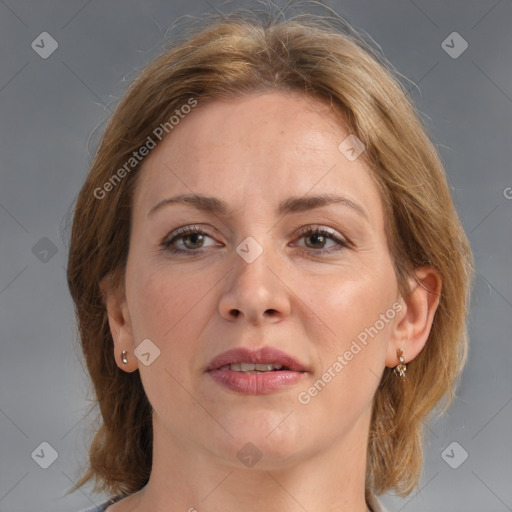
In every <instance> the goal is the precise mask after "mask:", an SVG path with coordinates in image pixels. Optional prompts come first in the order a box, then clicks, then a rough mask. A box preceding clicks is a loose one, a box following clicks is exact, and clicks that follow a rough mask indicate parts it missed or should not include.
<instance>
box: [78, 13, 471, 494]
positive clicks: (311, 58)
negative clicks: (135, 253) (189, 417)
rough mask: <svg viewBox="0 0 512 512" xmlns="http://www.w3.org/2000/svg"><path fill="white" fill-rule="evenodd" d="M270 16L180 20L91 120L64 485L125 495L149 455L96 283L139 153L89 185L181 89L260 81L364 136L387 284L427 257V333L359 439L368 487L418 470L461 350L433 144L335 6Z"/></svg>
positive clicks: (222, 94)
mask: <svg viewBox="0 0 512 512" xmlns="http://www.w3.org/2000/svg"><path fill="white" fill-rule="evenodd" d="M278 18H279V17H278V16H275V15H273V14H272V15H270V16H269V17H268V18H267V19H266V20H264V19H263V17H261V16H258V15H255V14H251V13H249V12H246V11H237V12H234V13H231V14H230V15H227V16H225V17H223V18H220V17H218V16H211V15H210V16H208V17H206V18H204V19H203V20H201V21H204V22H206V24H205V25H200V26H199V28H197V27H193V28H192V29H191V30H189V32H186V33H184V34H183V35H182V36H181V38H179V39H178V40H176V41H175V42H174V43H173V45H172V46H171V47H170V48H169V49H168V50H166V51H165V53H163V54H162V55H161V56H159V57H158V58H156V59H155V60H154V61H153V62H151V63H150V65H149V66H148V67H147V68H146V69H144V70H143V72H142V73H141V74H140V76H138V78H137V79H136V80H135V81H134V83H133V84H132V85H131V86H130V87H129V89H128V91H127V93H126V94H125V95H124V97H123V98H122V101H121V102H120V103H119V105H118V107H117V109H116V111H115V114H114V116H113V117H112V118H111V120H110V122H109V124H108V126H107V128H106V130H105V132H104V135H103V137H102V139H101V143H100V145H99V149H98V151H97V153H96V156H95V158H94V161H93V163H92V167H91V169H90V172H89V174H88V176H87V179H86V181H85V184H84V186H83V188H82V189H81V191H80V193H79V195H78V198H77V201H76V206H75V212H74V219H73V225H72V234H71V245H70V252H69V264H68V283H69V288H70V291H71V295H72V297H73V300H74V302H75V305H76V314H77V321H78V327H79V334H80V341H81V346H82V350H83V354H84V356H85V360H86V363H87V367H88V371H89V373H90V376H91V379H92V382H93V385H94V390H95V395H96V402H97V404H98V405H99V409H100V411H101V416H102V419H103V422H102V424H101V426H100V427H99V430H98V431H97V433H96V434H95V437H94V439H93V441H92V443H91V446H90V450H89V467H88V468H87V471H86V472H85V474H84V475H83V476H82V477H81V478H80V480H79V482H78V483H77V484H76V487H80V486H82V485H84V484H85V483H86V482H88V481H89V480H90V479H92V478H94V482H95V485H94V491H108V492H110V493H115V494H121V495H126V494H131V493H134V492H136V491H138V490H140V489H141V488H142V487H143V486H144V485H145V484H146V483H147V481H148V479H149V475H150V471H151V464H152V424H151V413H152V410H151V406H150V404H149V402H148V400H147V397H146V395H145V392H144V389H143V386H142V383H141V380H140V376H139V373H138V372H133V373H130V374H128V373H126V372H124V371H122V370H121V369H119V368H118V367H117V365H116V362H115V360H114V357H113V354H112V346H113V342H112V338H111V334H110V330H109V326H108V320H107V315H106V309H105V305H104V302H103V298H102V294H101V291H100V287H99V284H100V281H101V279H102V278H103V277H104V276H107V275H110V276H111V277H112V279H113V280H114V282H115V283H117V284H118V285H122V282H123V278H124V270H125V265H126V260H127V254H128V240H129V233H130V213H131V204H132V196H133V191H134V188H135V186H136V183H137V177H138V175H139V174H140V172H138V170H139V168H140V165H141V164H138V165H137V166H136V167H134V169H133V170H132V171H131V172H130V173H129V174H127V175H126V176H125V177H124V178H123V179H122V180H120V182H119V183H117V184H116V186H115V187H113V188H112V190H111V191H110V192H109V195H108V199H107V200H98V199H97V198H96V197H95V190H97V189H98V187H102V186H103V184H104V183H106V182H107V181H108V180H109V179H110V178H111V176H112V174H113V171H115V170H116V169H119V168H121V167H122V166H123V164H125V162H126V161H127V160H128V159H129V158H130V156H131V155H132V153H133V152H134V151H136V150H138V149H139V148H140V147H141V146H142V145H143V144H144V143H145V142H146V140H147V138H148V136H150V135H151V133H152V132H153V130H154V129H155V127H157V126H159V125H161V124H162V123H165V122H167V121H168V119H169V118H170V117H171V115H172V114H173V113H174V111H175V110H176V109H177V108H180V107H181V106H182V105H183V104H185V103H187V101H188V100H189V99H190V98H191V97H193V98H196V100H197V101H198V102H199V104H201V103H203V102H205V101H208V100H218V99H222V100H230V99H232V98H234V97H239V96H243V95H247V94H251V93H254V92H261V91H273V90H279V91H299V92H301V93H303V94H305V95H308V96H309V97H314V98H317V99H319V100H321V101H324V102H326V103H327V104H329V105H331V106H332V107H333V109H335V110H336V111H337V113H338V114H339V119H340V122H343V123H344V124H345V126H346V127H347V129H348V130H349V131H350V133H352V134H355V135H356V136H357V137H358V138H359V139H360V140H361V141H362V142H363V143H364V144H365V146H366V150H365V151H364V153H363V154H362V155H361V156H360V158H363V159H364V161H365V163H366V165H367V167H368V169H369V170H370V171H371V175H372V177H373V178H374V180H375V183H376V184H377V186H378V188H379V191H380V195H381V198H382V201H383V204H384V206H385V212H386V219H385V221H386V236H387V239H388V244H389V248H390V253H391V255H392V259H393V262H394V266H395V271H396V277H397V283H398V287H399V290H400V293H401V294H402V295H404V296H405V295H407V294H408V293H409V289H408V287H407V282H406V279H407V278H408V277H409V276H414V274H413V272H414V269H415V268H418V267H420V266H423V265H427V264H428V265H432V266H433V267H434V268H435V269H436V270H437V271H438V272H439V275H440V277H441V279H442V293H441V296H440V303H439V307H438V309H437V312H436V314H435V317H434V321H433V325H432V329H431V332H430V335H429V338H428V341H427V343H426V345H425V347H424V349H423V350H422V351H421V353H420V354H419V355H418V356H417V357H416V358H415V359H414V360H413V361H411V362H410V363H409V365H408V370H407V379H406V383H405V384H404V383H403V382H402V379H398V378H396V377H394V376H393V375H392V370H391V369H389V368H386V369H385V371H384V375H383V377H382V380H381V382H380V385H379V387H378V389H377V391H376V393H375V396H374V403H373V411H372V418H371V424H370V431H369V438H368V455H367V479H366V486H367V489H371V490H372V491H373V492H375V493H377V494H380V493H383V492H385V491H388V490H391V489H394V490H395V491H396V492H397V493H398V494H400V495H402V496H405V495H407V494H409V493H410V492H411V491H412V489H413V488H414V486H415V485H416V484H417V483H418V480H419V476H420V473H421V469H422V464H423V454H422V450H423V422H424V421H425V420H426V418H427V416H428V415H429V413H431V412H432V411H433V409H434V407H435V406H436V404H440V405H442V406H441V412H444V411H445V410H446V408H447V407H448V405H449V403H450V402H451V400H452V398H453V396H454V388H455V385H456V381H457V378H458V377H459V375H460V373H461V370H462V368H463V366H464V364H465V361H466V357H467V344H468V341H467V332H466V314H467V308H468V301H469V293H470V287H471V282H472V278H473V260H472V254H471V250H470V247H469V243H468V240H467V238H466V236H465V234H464V231H463V228H462V226H461V223H460V221H459V218H458V216H457V213H456V210H455V208H454V205H453V201H452V198H451V195H450V191H449V187H448V184H447V179H446V176H445V172H444V169H443V165H442V163H441V160H440V158H439V155H438V153H437V151H436V149H435V147H434V145H433V144H432V142H431V141H430V139H429V136H428V135H427V129H426V127H425V126H424V124H423V122H422V121H421V117H420V115H419V113H418V112H417V111H416V109H415V107H414V106H413V104H412V101H411V100H410V99H409V97H408V93H407V91H406V89H405V87H404V86H403V85H402V84H401V83H400V81H399V79H398V78H397V75H398V73H397V72H396V71H395V70H394V69H393V67H392V66H391V65H390V64H389V63H387V61H386V60H385V59H384V58H383V57H382V56H381V55H380V54H379V53H378V52H377V51H376V50H374V49H373V48H372V47H371V46H370V45H369V44H368V43H367V42H366V41H365V40H364V38H363V37H362V36H361V35H359V34H358V33H356V31H355V30H353V29H352V28H351V27H350V26H349V25H348V24H346V23H344V22H342V23H341V26H340V24H339V21H340V20H336V19H335V18H334V17H330V19H327V18H325V17H319V16H316V15H312V14H305V15H301V16H297V17H295V18H292V19H288V20H286V19H282V20H280V19H278ZM191 115H193V113H192V114H191ZM170 136H172V134H171V135H170ZM442 399H444V402H443V401H442ZM441 402H443V403H442V404H441Z"/></svg>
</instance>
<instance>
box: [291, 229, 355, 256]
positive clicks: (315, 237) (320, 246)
mask: <svg viewBox="0 0 512 512" xmlns="http://www.w3.org/2000/svg"><path fill="white" fill-rule="evenodd" d="M299 231H300V233H301V237H300V238H301V239H304V240H308V239H309V240H310V243H306V248H307V249H310V250H311V251H313V252H315V253H324V252H327V253H329V252H337V251H340V250H342V249H344V248H347V247H348V246H349V244H348V242H346V241H344V240H342V239H340V238H339V237H338V236H337V235H336V233H334V232H333V231H330V230H329V229H327V228H320V227H313V226H305V227H303V228H301V229H300V230H299ZM329 240H330V241H332V242H334V245H332V246H331V248H325V244H326V243H327V242H328V241H329Z"/></svg>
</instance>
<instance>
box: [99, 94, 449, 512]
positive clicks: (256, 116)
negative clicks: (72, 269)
mask: <svg viewBox="0 0 512 512" xmlns="http://www.w3.org/2000/svg"><path fill="white" fill-rule="evenodd" d="M348 134H349V132H348V131H347V130H346V129H345V128H344V127H343V126H342V124H341V123H340V121H339V119H338V118H337V117H335V116H334V114H333V113H332V112H331V111H330V110H329V109H328V107H327V106H326V105H324V104H323V103H321V102H319V101H318V100H312V99H309V98H305V97H303V96H302V95H299V94H296V93H293V94H290V93H287V94H284V93H280V92H269V93H264V94H257V95H250V96H246V97H244V98H241V99H237V100H234V101H229V102H219V101H216V102H209V103H205V104H199V105H198V106H197V107H196V108H195V109H194V111H193V112H192V113H191V114H190V115H188V116H187V117H185V118H184V119H182V120H181V121H180V123H179V125H177V126H176V127H175V128H174V130H173V131H172V133H171V135H170V136H169V137H168V138H166V139H164V141H163V142H161V143H160V144H159V145H158V146H157V147H156V148H155V149H154V150H152V152H151V153H150V155H149V156H148V157H147V159H146V160H145V161H144V165H143V169H142V171H141V172H142V173H143V174H142V176H141V178H142V179H141V181H140V182H139V184H138V187H137V189H136V193H135V197H134V204H133V211H132V221H133V223H132V231H131V239H130V250H129V257H128V263H127V268H126V281H125V289H124V290H116V289H112V288H110V287H109V285H108V282H107V281H104V282H103V283H102V287H103V289H104V291H105V292H106V294H107V310H108V315H109V322H110V328H111V332H112V336H113V339H114V346H113V357H115V358H116V361H117V364H118V366H119V368H120V369H121V370H123V371H127V372H132V371H137V370H138V371H139V372H140V376H141V379H142V382H143V385H144V389H145V392H146V394H147V396H148V399H149V401H150V403H151V404H152V407H153V409H154V416H153V430H154V446H153V453H154V458H153V466H152V473H151V477H150V480H149V482H148V484H147V485H146V486H145V487H144V488H143V489H142V490H141V491H139V492H138V493H135V494H133V495H131V496H129V497H127V498H125V499H123V500H121V501H119V502H118V503H116V504H114V505H111V506H110V507H109V508H108V509H107V510H108V511H109V512H112V511H113V512H119V511H128V510H131V511H142V510H152V511H155V512H159V511H162V512H163V511H164V510H165V511H187V510H188V511H192V510H194V509H195V510H198V511H199V512H210V511H214V510H221V509H222V510H245V511H249V512H251V511H256V510H257V511H261V510H280V511H284V512H292V511H293V512H295V511H297V512H298V511H301V512H303V511H304V510H308V511H316V510H323V511H334V510H336V511H340V510H346V511H351V512H363V511H367V510H368V507H367V505H366V502H365V498H364V481H365V471H366V466H365V465H366V450H367V446H366V443H367V435H368V430H369V422H370V414H371V404H372V398H373V396H374V393H375V391H376V389H377V386H378V384H379V381H380V378H381V376H382V373H383V371H384V368H385V367H386V366H388V367H395V366H396V365H397V364H398V360H397V354H396V349H397V348H402V349H403V351H404V356H405V359H406V362H409V361H411V360H412V359H414V358H415V357H416V356H417V354H418V353H419V352H420V351H421V349H422V348H423V346H424V344H425V342H426V340H427V338H428V334H429V332H430V328H431V324H432V320H433V316H434V313H435V310H436V308H437V305H438V295H437V294H438V293H439V292H440V289H441V282H440V278H439V276H438V275H437V274H436V273H435V271H434V270H433V269H431V268H429V267H423V268H420V269H417V278H418V280H419V281H421V282H422V283H423V284H424V285H425V286H420V285H418V283H417V282H415V281H411V289H414V292H413V293H412V294H411V295H410V296H408V297H407V298H402V297H400V296H399V293H398V288H397V281H396V277H395V274H394V271H393V266H392V260H391V257H390V254H389V250H388V246H387V242H386V236H385V232H384V209H383V205H382V202H381V200H380V197H379V193H378V189H377V187H376V185H375V184H374V182H373V181H372V179H371V177H370V174H369V172H368V171H367V169H366V167H365V165H364V163H363V161H362V158H358V159H356V160H355V161H349V160H348V159H347V158H346V157H345V155H344V154H342V153H341V152H340V151H339V150H338V146H339V144H340V142H341V141H342V140H344V139H345V137H347V135H348ZM187 193H195V194H202V195H208V196H214V197H217V198H219V199H220V200H222V201H224V202H226V203H227V205H228V208H229V214H228V215H227V216H220V215H213V214H212V213H209V212H205V211H199V210H197V209H195V208H194V207H193V206H191V205H183V204H178V205H167V206H164V207H162V208H159V209H158V210H156V211H155V212H154V213H153V214H152V215H150V216H148V212H149V210H150V209H151V208H152V207H153V206H154V205H155V204H156V203H158V202H159V201H161V200H163V199H165V198H168V197H171V196H174V195H177V194H187ZM322 193H331V194H336V195H343V196H345V197H347V198H349V199H351V200H352V201H353V202H355V203H358V204H359V205H360V206H361V207H362V208H363V209H364V211H365V212H366V216H367V220H366V219H365V218H364V217H363V216H362V215H360V214H358V213H357V212H356V211H355V210H353V209H352V208H350V207H347V206H343V205H339V204H338V205H328V206H323V207H321V208H316V209H311V210H308V211H303V212H300V213H288V214H286V215H284V216H282V215H281V216H279V215H277V214H276V212H275V208H276V205H277V204H278V203H279V202H281V201H282V200H285V199H288V198H289V197H291V196H297V197H303V196H305V195H308V196H310V195H316V194H322ZM187 225H197V226H199V227H200V228H204V229H205V230H206V231H207V233H206V234H205V235H203V245H202V250H203V253H200V254H196V255H190V254H188V255H187V254H178V255H176V254H171V253H169V252H165V250H163V249H162V248H161V247H160V244H161V243H162V241H163V240H165V239H169V238H170V237H169V235H170V234H172V232H173V231H175V230H176V229H177V228H179V227H182V226H187ZM303 226H313V227H317V226H318V227H325V228H329V229H330V230H333V231H334V232H335V234H336V236H337V237H338V238H340V239H342V240H349V241H350V242H351V243H352V245H351V246H348V247H342V246H339V245H338V244H337V243H336V242H335V241H333V240H332V239H330V238H328V237H326V238H325V239H322V238H320V239H315V236H314V235H313V236H312V235H301V234H300V233H298V232H297V230H298V229H299V228H301V227H303ZM248 236H251V237H253V238H254V239H255V240H256V241H257V242H258V243H259V245H260V246H261V247H262V249H263V252H262V254H261V255H260V256H259V257H258V258H256V259H255V260H254V261H253V262H252V263H247V262H246V261H245V260H244V259H242V258H241V257H240V256H239V255H238V253H237V252H236V250H235V249H236V248H237V246H238V245H239V244H240V243H241V242H242V241H243V240H244V239H245V238H246V237H248ZM175 246H177V247H178V248H181V249H183V250H188V251H191V250H193V248H197V247H199V248H201V241H200V240H199V242H198V239H197V238H194V236H192V237H187V236H185V238H181V240H180V241H178V242H176V244H175ZM320 248H326V249H332V250H334V249H336V248H341V250H339V251H338V252H331V253H326V254H321V253H319V249H320ZM427 288H429V289H430V290H432V292H429V291H428V290H427ZM394 303H397V304H400V305H401V306H402V310H401V311H400V312H399V313H397V314H396V316H395V317H394V318H393V319H392V320H390V321H389V322H388V323H386V324H385V327H384V328H382V329H381V330H380V331H379V333H378V335H376V336H374V337H373V338H369V342H368V343H367V345H366V346H364V345H361V346H362V349H361V350H360V351H359V352H358V353H357V355H354V357H353V359H352V360H351V361H350V362H348V364H346V366H344V367H343V369H342V371H339V372H338V373H337V374H336V377H335V378H332V379H331V381H330V382H329V383H328V384H327V385H326V386H325V387H324V388H323V389H322V390H321V392H319V393H318V394H317V395H316V396H314V397H311V400H310V401H309V403H307V404H302V403H300V402H299V401H298V395H299V393H300V392H303V391H307V390H308V388H309V387H310V386H312V385H313V383H314V382H315V381H317V380H318V379H319V378H321V376H322V374H323V373H324V372H325V371H326V370H327V369H328V368H329V367H332V366H333V364H334V363H335V362H336V360H337V357H338V355H342V354H344V353H345V352H346V351H347V350H348V349H349V348H350V346H351V343H352V341H353V340H354V339H356V337H357V335H358V334H359V333H361V332H362V331H364V329H365V328H368V327H370V326H373V325H374V324H375V322H376V321H377V320H378V319H379V315H381V314H384V313H386V311H388V310H389V309H390V308H391V307H392V305H393V304H394ZM147 338H149V339H150V340H151V341H152V342H153V343H154V344H155V345H156V346H157V347H158V348H159V350H160V356H159V357H157V358H156V359H155V360H154V361H153V362H152V363H151V364H150V365H149V366H145V365H144V364H142V363H141V362H140V361H139V360H138V359H137V358H136V357H135V356H134V354H133V351H134V349H135V348H136V347H137V345H138V344H139V343H141V341H142V340H144V339H147ZM266 345H270V346H273V347H277V348H279V349H281V350H283V351H285V352H287V353H288V354H291V355H292V356H294V357H295V358H297V359H298V360H299V361H300V362H301V363H303V364H304V365H305V366H306V367H307V368H308V373H307V374H306V375H305V376H304V378H303V380H302V381H301V382H300V383H298V384H295V385H293V386H290V387H288V388H285V389H284V390H280V391H278V392H274V393H271V394H267V395H259V396H248V395H242V394H239V393H235V392H233V391H230V390H228V389H226V388H224V387H221V386H219V385H218V384H217V383H215V382H214V381H213V380H212V378H211V377H210V376H209V375H208V374H207V373H205V368H206V366H207V365H208V363H209V362H210V360H211V359H212V358H213V357H214V356H216V355H218V354H220V353H222V352H224V351H226V350H228V349H231V348H234V347H240V346H246V347H251V348H259V347H262V346H266ZM123 350H126V351H127V352H128V364H123V363H122V361H121V352H122V351H123ZM397 378H398V377H397ZM248 442H251V443H253V444H254V445H255V446H256V447H257V449H258V450H259V452H261V454H262V457H261V459H260V460H259V461H258V462H257V463H256V464H255V465H254V466H252V467H246V466H245V465H244V464H242V463H241V461H240V460H239V459H238V457H237V452H238V451H239V450H240V449H241V448H242V447H243V446H244V445H245V444H246V443H248Z"/></svg>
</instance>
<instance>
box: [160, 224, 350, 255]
mask: <svg viewBox="0 0 512 512" xmlns="http://www.w3.org/2000/svg"><path fill="white" fill-rule="evenodd" d="M299 232H300V237H299V238H304V237H307V236H311V235H323V236H326V237H327V238H329V239H331V240H333V241H334V242H336V243H337V244H338V245H339V247H338V248H335V249H333V248H330V249H322V248H320V249H311V248H309V247H306V248H304V249H305V250H306V251H307V252H312V253H315V254H325V253H335V252H338V251H341V250H343V249H346V248H348V247H349V246H350V243H349V242H347V241H345V240H341V239H340V238H338V237H337V236H336V234H335V233H333V232H332V231H330V230H328V229H326V228H320V227H313V226H304V227H302V228H300V229H299ZM196 234H199V235H207V236H208V237H210V238H213V237H211V236H210V234H209V233H208V232H207V231H205V230H203V229H201V228H199V227H197V226H185V227H183V228H179V229H177V230H176V232H175V233H174V236H173V237H172V238H170V239H169V238H167V239H165V240H164V241H163V242H162V243H161V244H160V246H161V247H162V250H164V251H166V252H170V253H172V254H187V255H195V254H199V253H201V252H202V251H203V248H199V249H190V250H185V249H176V248H172V247H171V245H172V244H173V243H174V242H175V241H176V240H179V239H180V238H185V237H186V236H188V235H196Z"/></svg>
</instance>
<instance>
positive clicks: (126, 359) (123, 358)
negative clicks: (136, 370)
mask: <svg viewBox="0 0 512 512" xmlns="http://www.w3.org/2000/svg"><path fill="white" fill-rule="evenodd" d="M127 353H128V352H126V350H123V351H122V352H121V361H123V364H127V363H128V358H127V357H126V354H127Z"/></svg>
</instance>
